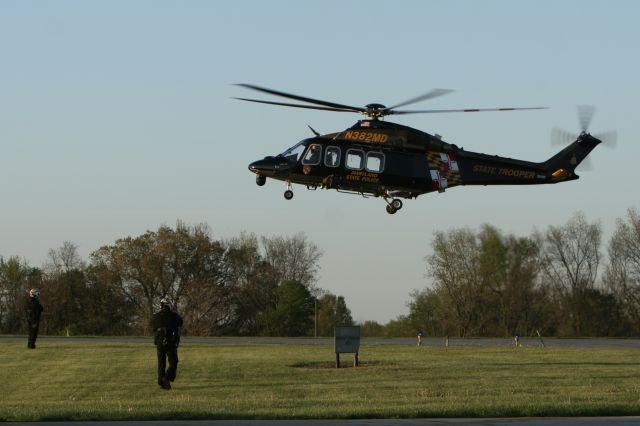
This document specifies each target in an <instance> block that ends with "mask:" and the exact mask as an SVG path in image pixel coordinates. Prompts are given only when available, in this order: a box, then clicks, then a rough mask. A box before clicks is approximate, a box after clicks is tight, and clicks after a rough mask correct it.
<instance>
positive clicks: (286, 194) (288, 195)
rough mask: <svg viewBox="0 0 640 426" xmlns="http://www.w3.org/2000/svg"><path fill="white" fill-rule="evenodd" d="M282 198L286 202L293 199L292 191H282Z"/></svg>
mask: <svg viewBox="0 0 640 426" xmlns="http://www.w3.org/2000/svg"><path fill="white" fill-rule="evenodd" d="M284 198H285V199H286V200H290V199H292V198H293V191H292V190H290V189H287V190H286V191H284Z"/></svg>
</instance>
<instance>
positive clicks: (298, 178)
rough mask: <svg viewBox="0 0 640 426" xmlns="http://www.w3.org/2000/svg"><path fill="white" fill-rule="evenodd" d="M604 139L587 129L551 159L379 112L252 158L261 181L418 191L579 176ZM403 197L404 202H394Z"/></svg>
mask: <svg viewBox="0 0 640 426" xmlns="http://www.w3.org/2000/svg"><path fill="white" fill-rule="evenodd" d="M599 142H600V141H599V140H598V139H596V138H594V137H592V136H590V135H588V134H582V135H580V136H579V137H578V139H577V140H576V141H575V142H574V143H573V144H572V145H571V146H569V147H567V148H565V149H564V150H563V151H561V152H560V153H558V154H557V155H556V156H554V157H552V158H551V159H549V160H547V161H545V162H542V163H536V162H529V161H522V160H516V159H511V158H506V157H500V156H495V155H487V154H482V153H477V152H471V151H465V150H464V149H462V148H459V147H457V146H456V145H454V144H449V143H446V142H444V141H443V140H442V139H441V138H440V137H439V136H438V135H435V136H434V135H430V134H428V133H425V132H422V131H419V130H416V129H413V128H410V127H407V126H402V125H399V124H395V123H391V122H386V121H381V120H377V119H372V120H360V121H358V122H357V123H356V124H355V125H354V126H352V127H351V128H349V129H346V130H344V131H342V132H338V133H332V134H327V135H321V136H316V137H313V138H309V139H305V140H303V141H301V142H299V143H298V144H297V145H295V146H294V147H292V148H290V149H289V150H287V151H285V152H284V153H282V154H279V155H277V156H273V157H266V158H264V159H263V160H258V161H255V162H253V163H251V164H250V165H249V170H250V171H252V172H253V173H255V174H256V175H257V176H256V182H257V183H258V184H259V185H262V184H264V181H265V179H266V178H272V179H277V180H282V181H284V182H286V183H287V185H288V190H287V191H288V192H285V198H287V199H290V198H291V197H293V193H292V192H291V188H290V187H291V184H294V183H295V184H302V185H306V186H307V188H309V189H317V188H326V189H336V190H338V191H344V192H354V193H359V194H362V195H371V196H380V197H384V198H385V200H386V201H387V203H388V208H387V211H388V212H389V213H395V211H397V210H398V209H399V208H401V207H402V202H401V201H399V200H397V198H416V197H417V196H419V195H421V194H425V193H429V192H434V191H438V192H444V191H445V190H446V189H449V188H452V187H455V186H458V185H532V184H547V183H558V182H563V181H568V180H574V179H578V176H577V175H576V174H575V172H574V169H575V167H576V166H577V164H579V162H580V161H582V159H583V158H584V157H586V155H587V154H588V153H589V152H590V151H591V149H593V148H594V147H595V146H596V145H597V144H598V143H599ZM392 202H395V205H396V206H399V207H397V208H395V211H394V207H391V208H389V207H390V206H392Z"/></svg>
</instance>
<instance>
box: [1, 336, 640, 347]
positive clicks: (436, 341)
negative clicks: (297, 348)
mask: <svg viewBox="0 0 640 426" xmlns="http://www.w3.org/2000/svg"><path fill="white" fill-rule="evenodd" d="M2 340H24V341H25V342H26V340H27V336H0V341H2ZM62 341H66V342H107V343H151V342H152V340H151V338H150V337H62V336H40V337H38V343H46V342H62ZM185 343H200V344H210V345H282V344H300V345H333V338H328V337H322V338H317V339H315V338H312V337H308V338H298V337H290V338H287V337H183V338H182V344H185ZM361 343H362V344H363V345H399V346H414V345H415V344H416V340H415V339H412V338H399V339H380V338H363V339H362V340H361ZM512 343H513V341H512V340H511V339H501V338H486V339H453V338H452V339H449V346H485V347H489V346H510V345H511V344H512ZM520 343H521V344H522V345H524V346H542V343H541V342H540V340H539V339H538V338H523V339H521V340H520ZM544 344H545V346H546V347H574V348H597V347H617V348H638V349H640V339H552V338H549V339H544ZM444 345H445V339H443V338H439V337H430V338H427V339H423V346H426V347H429V346H444Z"/></svg>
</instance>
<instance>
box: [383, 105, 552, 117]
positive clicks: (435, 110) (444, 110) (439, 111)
mask: <svg viewBox="0 0 640 426" xmlns="http://www.w3.org/2000/svg"><path fill="white" fill-rule="evenodd" d="M548 108H549V107H530V108H465V109H427V110H421V111H389V112H388V114H389V115H391V114H395V115H398V114H429V113H441V112H485V111H520V110H525V109H548Z"/></svg>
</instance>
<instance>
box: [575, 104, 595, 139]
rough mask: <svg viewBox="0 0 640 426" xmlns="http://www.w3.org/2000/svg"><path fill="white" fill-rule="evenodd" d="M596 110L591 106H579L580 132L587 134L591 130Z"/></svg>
mask: <svg viewBox="0 0 640 426" xmlns="http://www.w3.org/2000/svg"><path fill="white" fill-rule="evenodd" d="M595 112H596V108H595V107H594V106H591V105H579V106H578V121H579V122H580V130H581V131H583V132H586V131H587V130H588V129H589V124H590V123H591V119H592V118H593V114H595Z"/></svg>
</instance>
